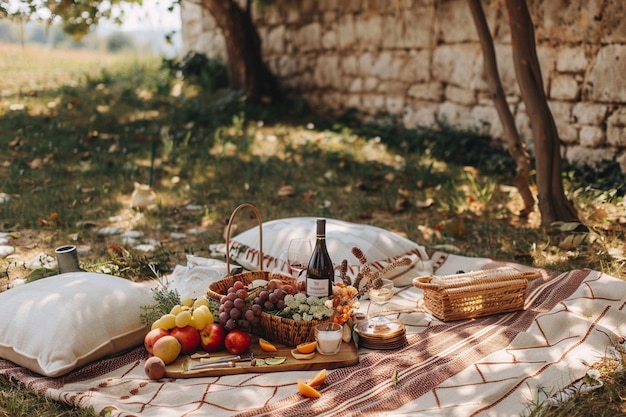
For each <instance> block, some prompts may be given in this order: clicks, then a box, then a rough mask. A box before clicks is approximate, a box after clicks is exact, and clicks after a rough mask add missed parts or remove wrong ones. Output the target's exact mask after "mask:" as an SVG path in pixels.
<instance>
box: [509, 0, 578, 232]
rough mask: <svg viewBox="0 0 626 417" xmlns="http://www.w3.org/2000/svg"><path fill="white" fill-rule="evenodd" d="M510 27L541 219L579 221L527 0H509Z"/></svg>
mask: <svg viewBox="0 0 626 417" xmlns="http://www.w3.org/2000/svg"><path fill="white" fill-rule="evenodd" d="M506 6H507V9H508V12H509V25H510V27H511V42H512V47H513V62H514V66H515V75H516V77H517V82H518V84H519V86H520V90H521V93H522V99H523V100H524V104H525V105H526V112H527V113H528V117H529V119H530V124H531V129H532V132H533V136H534V137H535V169H536V172H537V193H538V198H539V211H540V212H541V223H542V225H543V226H544V227H548V226H550V225H551V224H552V223H553V222H556V221H579V220H578V215H577V214H576V211H575V209H574V207H573V205H572V204H571V202H570V201H569V200H568V199H567V197H566V196H565V191H564V188H563V181H562V179H561V145H560V140H559V134H558V131H557V129H556V124H555V122H554V118H553V116H552V112H551V111H550V108H549V107H548V99H547V97H546V94H545V90H544V87H543V80H542V78H541V68H540V66H539V59H538V58H537V50H536V45H535V30H534V28H533V22H532V19H531V17H530V12H529V11H528V5H527V4H526V0H506Z"/></svg>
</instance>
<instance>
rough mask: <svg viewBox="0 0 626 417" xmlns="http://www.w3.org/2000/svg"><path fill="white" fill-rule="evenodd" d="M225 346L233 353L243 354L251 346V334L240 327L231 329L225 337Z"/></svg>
mask: <svg viewBox="0 0 626 417" xmlns="http://www.w3.org/2000/svg"><path fill="white" fill-rule="evenodd" d="M224 346H226V350H227V351H229V352H230V353H232V354H233V355H241V354H242V353H245V352H246V351H247V350H248V348H249V347H250V335H249V334H248V333H246V332H244V331H243V330H240V329H234V330H231V331H230V332H228V334H227V335H226V339H224Z"/></svg>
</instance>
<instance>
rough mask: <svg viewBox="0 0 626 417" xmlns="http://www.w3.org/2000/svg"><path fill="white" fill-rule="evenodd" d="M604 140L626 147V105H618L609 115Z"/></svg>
mask: <svg viewBox="0 0 626 417" xmlns="http://www.w3.org/2000/svg"><path fill="white" fill-rule="evenodd" d="M606 141H607V143H608V144H609V145H612V146H619V147H622V148H623V147H626V107H620V108H619V109H618V110H616V111H615V112H613V114H611V115H610V116H609V118H608V120H607V127H606Z"/></svg>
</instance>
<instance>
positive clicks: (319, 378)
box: [307, 369, 326, 387]
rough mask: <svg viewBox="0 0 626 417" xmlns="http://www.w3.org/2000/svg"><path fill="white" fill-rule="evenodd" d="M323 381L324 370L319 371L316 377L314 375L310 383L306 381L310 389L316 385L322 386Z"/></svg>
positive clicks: (324, 378)
mask: <svg viewBox="0 0 626 417" xmlns="http://www.w3.org/2000/svg"><path fill="white" fill-rule="evenodd" d="M325 380H326V369H322V370H321V371H319V373H318V374H317V375H315V377H314V378H313V379H311V380H310V381H307V385H310V386H312V387H317V386H318V385H322V384H323V383H324V381H325Z"/></svg>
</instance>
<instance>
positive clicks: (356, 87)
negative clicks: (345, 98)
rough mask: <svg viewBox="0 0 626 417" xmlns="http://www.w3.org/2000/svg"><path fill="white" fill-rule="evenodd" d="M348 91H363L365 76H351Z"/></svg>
mask: <svg viewBox="0 0 626 417" xmlns="http://www.w3.org/2000/svg"><path fill="white" fill-rule="evenodd" d="M349 80H350V82H349V83H348V86H349V87H348V92H349V93H361V92H363V78H352V77H350V78H349Z"/></svg>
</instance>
